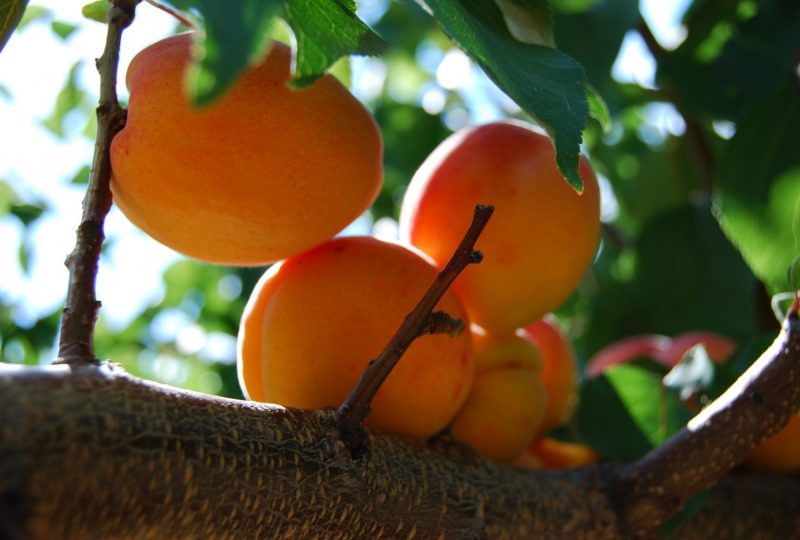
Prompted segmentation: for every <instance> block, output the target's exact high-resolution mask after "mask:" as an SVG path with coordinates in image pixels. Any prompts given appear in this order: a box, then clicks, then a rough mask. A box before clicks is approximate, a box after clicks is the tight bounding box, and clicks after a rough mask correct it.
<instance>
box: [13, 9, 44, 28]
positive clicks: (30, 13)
mask: <svg viewBox="0 0 800 540" xmlns="http://www.w3.org/2000/svg"><path fill="white" fill-rule="evenodd" d="M52 18H53V12H52V11H51V10H49V9H47V8H46V7H42V6H28V7H26V8H25V13H23V14H22V20H20V21H19V24H18V25H17V30H22V29H23V28H25V27H26V26H28V25H29V24H31V23H33V22H36V21H49V20H51V19H52Z"/></svg>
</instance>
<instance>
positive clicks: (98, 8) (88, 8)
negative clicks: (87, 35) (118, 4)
mask: <svg viewBox="0 0 800 540" xmlns="http://www.w3.org/2000/svg"><path fill="white" fill-rule="evenodd" d="M110 9H111V3H110V2H109V1H108V0H97V1H96V2H90V3H88V4H86V5H85V6H83V7H82V8H81V15H83V16H84V17H86V18H87V19H89V20H91V21H97V22H100V23H105V22H106V20H107V19H108V11H109V10H110Z"/></svg>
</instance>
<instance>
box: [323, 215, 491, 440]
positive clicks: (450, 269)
mask: <svg viewBox="0 0 800 540" xmlns="http://www.w3.org/2000/svg"><path fill="white" fill-rule="evenodd" d="M493 211H494V207H493V206H482V205H478V206H476V207H475V214H474V216H473V218H472V224H471V225H470V227H469V230H468V231H467V233H466V234H465V235H464V239H463V240H461V244H459V246H458V248H457V249H456V251H455V253H453V257H452V258H451V259H450V261H449V262H448V263H447V265H446V266H445V267H444V269H443V270H442V271H441V272H440V273H439V276H438V277H437V278H436V281H434V282H433V285H431V287H430V288H429V289H428V291H427V292H426V293H425V296H423V297H422V300H420V302H419V304H417V307H415V308H414V310H413V311H412V312H411V313H409V314H408V316H406V318H405V320H404V321H403V324H402V325H400V328H399V329H398V330H397V333H395V335H394V337H392V339H391V341H390V342H389V344H388V345H387V346H386V348H385V349H384V350H383V352H381V354H380V356H378V358H377V359H375V360H371V361H370V363H369V365H368V366H367V368H366V369H365V370H364V372H363V373H362V374H361V378H360V379H359V381H358V383H357V384H356V386H355V388H354V389H353V391H352V392H350V395H349V396H347V399H345V401H344V403H342V405H341V406H340V407H339V409H338V410H337V411H336V416H337V418H338V420H339V423H340V426H341V429H342V434H343V436H344V438H345V441H349V442H351V443H353V444H354V446H357V444H356V442H354V441H353V437H354V436H355V435H354V434H355V433H356V432H357V428H358V426H359V425H360V424H361V422H363V421H364V419H365V418H366V417H367V415H369V412H370V408H369V407H370V403H371V402H372V398H374V397H375V394H376V393H377V392H378V390H379V389H380V387H381V385H382V384H383V381H385V380H386V377H388V376H389V373H391V371H392V369H393V368H394V366H395V365H396V364H397V362H398V361H399V360H400V357H401V356H402V355H403V353H405V351H406V349H408V347H409V345H411V343H412V342H413V341H414V340H415V339H416V338H417V336H419V335H420V334H421V333H422V332H424V331H425V329H426V327H427V326H428V325H429V320H430V315H431V312H432V311H433V308H434V306H436V303H437V302H438V301H439V299H440V298H441V297H442V295H443V294H444V293H445V291H447V289H448V287H450V285H451V284H452V283H453V280H455V279H456V277H458V274H460V273H461V271H462V270H463V269H464V268H466V267H467V265H469V264H473V263H475V264H476V263H479V262H480V261H481V259H482V258H483V255H482V254H481V252H480V251H475V250H474V249H473V247H474V245H475V241H476V240H477V239H478V236H480V234H481V232H482V231H483V228H484V227H485V226H486V223H487V222H488V221H489V218H490V217H491V215H492V212H493Z"/></svg>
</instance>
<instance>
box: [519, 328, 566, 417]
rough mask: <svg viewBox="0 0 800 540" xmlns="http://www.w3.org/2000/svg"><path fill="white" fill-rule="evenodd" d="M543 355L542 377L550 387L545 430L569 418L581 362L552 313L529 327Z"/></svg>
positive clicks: (546, 387)
mask: <svg viewBox="0 0 800 540" xmlns="http://www.w3.org/2000/svg"><path fill="white" fill-rule="evenodd" d="M525 331H526V332H528V334H530V336H531V337H532V338H533V341H534V343H536V345H537V346H538V347H539V351H540V352H541V355H542V370H541V372H540V377H541V379H542V384H544V387H545V389H546V390H547V407H546V408H545V413H544V420H543V421H542V427H541V432H542V433H545V432H547V431H550V430H551V429H553V428H555V427H557V426H560V425H561V424H563V423H565V422H566V421H567V420H568V419H569V415H570V413H571V412H572V409H573V406H574V405H575V398H576V397H577V393H578V365H577V363H576V362H575V353H574V352H573V350H572V346H571V345H570V343H569V341H568V339H567V337H566V336H565V335H564V333H563V332H562V331H561V330H560V329H559V328H558V324H557V323H556V321H555V319H554V318H553V317H551V316H548V317H545V318H544V319H542V320H541V321H538V322H536V323H534V324H532V325H529V326H527V327H526V328H525Z"/></svg>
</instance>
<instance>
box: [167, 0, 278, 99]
mask: <svg viewBox="0 0 800 540" xmlns="http://www.w3.org/2000/svg"><path fill="white" fill-rule="evenodd" d="M171 3H172V4H173V5H174V6H175V7H176V8H178V9H181V10H184V11H188V10H196V12H197V13H198V14H199V15H200V16H201V17H202V25H203V28H204V32H200V33H198V36H200V37H199V43H200V45H201V47H200V51H201V52H200V54H199V58H198V59H197V60H196V62H195V64H193V66H192V68H191V70H190V74H189V92H190V94H191V96H192V99H193V101H194V103H195V104H197V105H208V104H210V103H211V102H213V101H214V100H216V99H218V98H220V97H221V96H222V95H223V94H224V92H225V91H226V90H227V89H228V88H229V87H230V86H231V84H233V82H234V81H235V80H236V79H237V77H238V76H239V75H240V74H241V73H242V72H243V71H244V70H245V69H246V68H247V67H248V66H249V65H250V64H251V63H252V62H253V61H255V60H256V59H257V58H259V57H261V55H262V54H263V52H264V47H265V46H266V40H265V36H266V35H267V32H266V31H267V28H268V27H269V24H270V21H271V20H272V18H273V17H274V16H275V15H276V14H277V12H278V8H279V7H280V5H281V2H279V1H278V0H235V1H228V2H220V1H218V0H172V2H171Z"/></svg>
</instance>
